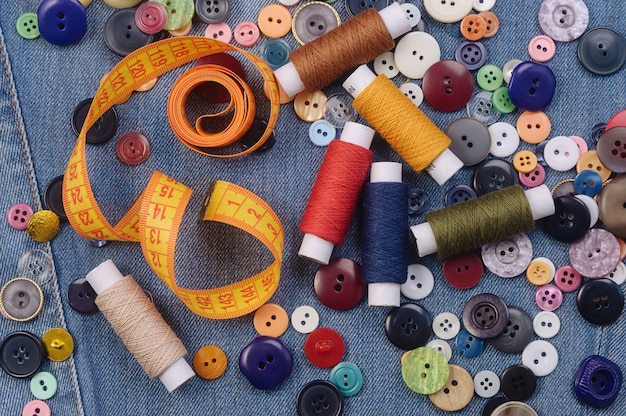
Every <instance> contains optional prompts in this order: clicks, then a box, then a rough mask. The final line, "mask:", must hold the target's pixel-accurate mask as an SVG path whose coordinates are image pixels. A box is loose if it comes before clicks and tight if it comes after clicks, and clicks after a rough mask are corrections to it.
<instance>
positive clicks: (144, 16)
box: [135, 1, 167, 35]
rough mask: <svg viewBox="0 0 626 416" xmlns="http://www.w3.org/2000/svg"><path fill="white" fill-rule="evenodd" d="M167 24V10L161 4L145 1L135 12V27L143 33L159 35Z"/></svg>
mask: <svg viewBox="0 0 626 416" xmlns="http://www.w3.org/2000/svg"><path fill="white" fill-rule="evenodd" d="M166 23H167V10H166V9H165V6H163V5H162V4H161V3H157V2H154V1H147V2H145V3H141V4H140V5H139V7H137V10H136V11H135V25H137V28H138V29H139V30H141V31H142V32H143V33H147V34H149V35H154V34H156V33H159V32H160V31H161V30H163V28H165V24H166Z"/></svg>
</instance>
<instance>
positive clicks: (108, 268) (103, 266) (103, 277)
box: [86, 259, 124, 295]
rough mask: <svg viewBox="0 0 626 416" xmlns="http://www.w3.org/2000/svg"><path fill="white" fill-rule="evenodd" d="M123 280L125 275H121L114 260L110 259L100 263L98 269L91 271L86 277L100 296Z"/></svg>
mask: <svg viewBox="0 0 626 416" xmlns="http://www.w3.org/2000/svg"><path fill="white" fill-rule="evenodd" d="M123 278H124V275H122V273H120V271H119V269H118V268H117V266H116V265H115V264H114V263H113V260H110V259H109V260H107V261H105V262H104V263H100V265H99V266H98V267H96V268H95V269H93V270H92V271H90V272H89V273H88V274H87V276H86V279H87V282H89V284H90V285H91V287H92V288H93V290H95V291H96V294H98V295H99V294H100V293H102V292H104V291H105V290H107V289H108V288H109V287H110V286H113V285H114V284H115V283H117V282H119V281H120V280H122V279H123Z"/></svg>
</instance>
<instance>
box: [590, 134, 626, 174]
mask: <svg viewBox="0 0 626 416" xmlns="http://www.w3.org/2000/svg"><path fill="white" fill-rule="evenodd" d="M596 150H597V151H598V158H599V159H600V162H602V164H603V165H604V166H606V167H607V168H608V169H609V170H611V171H613V172H615V173H624V172H626V127H613V128H612V129H610V130H607V131H605V132H604V134H603V135H602V136H600V138H599V139H598V144H597V145H596Z"/></svg>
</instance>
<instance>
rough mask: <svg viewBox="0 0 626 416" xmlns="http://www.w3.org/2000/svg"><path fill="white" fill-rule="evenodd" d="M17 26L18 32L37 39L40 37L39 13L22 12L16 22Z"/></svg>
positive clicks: (27, 37)
mask: <svg viewBox="0 0 626 416" xmlns="http://www.w3.org/2000/svg"><path fill="white" fill-rule="evenodd" d="M15 28H16V29H17V33H19V35H20V36H21V37H23V38H24V39H37V38H38V37H39V27H38V24H37V14H35V13H33V12H26V13H23V14H21V15H20V17H18V18H17V21H16V22H15Z"/></svg>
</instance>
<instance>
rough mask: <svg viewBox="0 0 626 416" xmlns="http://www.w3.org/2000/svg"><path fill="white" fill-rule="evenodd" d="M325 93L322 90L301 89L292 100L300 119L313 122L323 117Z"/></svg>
mask: <svg viewBox="0 0 626 416" xmlns="http://www.w3.org/2000/svg"><path fill="white" fill-rule="evenodd" d="M326 101H327V98H326V94H324V93H323V92H322V91H315V92H309V91H302V92H301V93H299V94H298V95H296V98H295V99H294V100H293V108H294V110H295V112H296V115H297V116H298V117H300V119H301V120H304V121H308V122H313V121H316V120H320V119H321V118H323V117H324V106H325V105H326Z"/></svg>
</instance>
